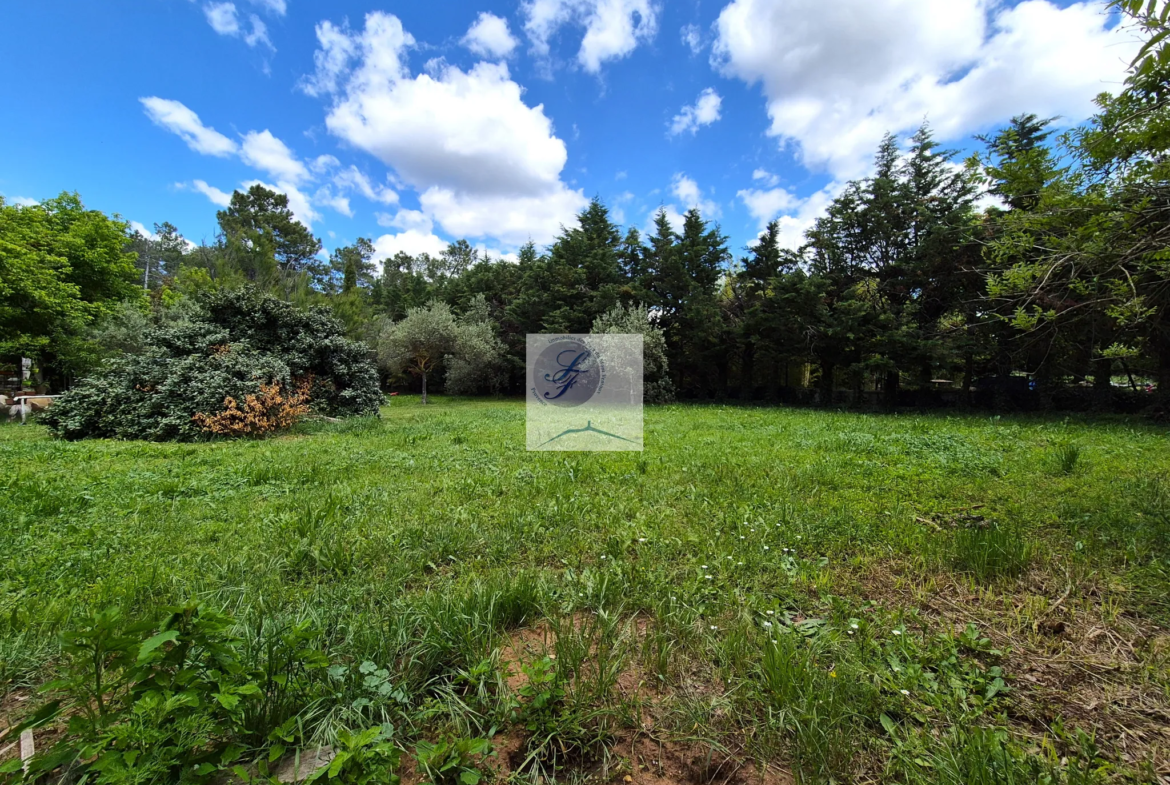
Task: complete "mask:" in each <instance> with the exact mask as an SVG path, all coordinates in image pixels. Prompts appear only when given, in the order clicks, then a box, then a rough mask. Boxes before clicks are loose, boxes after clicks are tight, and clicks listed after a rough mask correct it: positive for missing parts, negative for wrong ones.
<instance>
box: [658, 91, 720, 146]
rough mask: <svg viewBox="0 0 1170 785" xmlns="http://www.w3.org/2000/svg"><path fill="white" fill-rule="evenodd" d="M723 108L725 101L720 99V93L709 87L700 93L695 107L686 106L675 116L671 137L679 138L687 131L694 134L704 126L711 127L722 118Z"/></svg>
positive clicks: (671, 125)
mask: <svg viewBox="0 0 1170 785" xmlns="http://www.w3.org/2000/svg"><path fill="white" fill-rule="evenodd" d="M722 106H723V99H722V98H720V97H719V93H717V92H715V88H713V87H708V88H707V89H706V90H704V91H703V92H701V93H699V98H698V100H696V101H695V104H694V106H684V107H683V108H682V111H681V112H679V113H678V114H677V115H675V117H674V119H673V120H672V121H671V122H670V135H671V136H677V135H678V134H681V133H684V132H686V131H690V132H691V133H692V134H693V133H695V132H696V131H698V130H699V129H700V128H701V127H703V126H704V125H711V123H713V122H715V121H716V120H718V119H719V118H720V117H721V116H722V115H721V113H720V109H721V108H722Z"/></svg>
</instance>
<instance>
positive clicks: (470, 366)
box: [378, 297, 503, 404]
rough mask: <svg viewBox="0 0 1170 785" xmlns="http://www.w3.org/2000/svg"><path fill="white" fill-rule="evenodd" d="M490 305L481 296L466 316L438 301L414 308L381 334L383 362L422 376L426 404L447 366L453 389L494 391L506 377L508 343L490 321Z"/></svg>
mask: <svg viewBox="0 0 1170 785" xmlns="http://www.w3.org/2000/svg"><path fill="white" fill-rule="evenodd" d="M486 307H487V305H486V301H485V300H484V299H483V298H482V297H479V298H477V299H476V300H475V301H474V302H473V304H472V307H471V309H470V310H469V312H468V314H467V315H466V316H464V317H460V318H456V316H455V314H454V313H452V312H451V308H450V307H449V306H448V305H447V304H446V303H442V302H439V301H437V300H436V301H433V302H431V303H430V304H428V305H427V306H426V307H425V308H412V309H411V310H410V311H409V312H408V313H407V315H406V318H405V319H403V320H402V321H400V322H394V323H390V324H386V325H385V327H384V329H383V332H382V334H381V336H380V337H379V338H378V357H379V360H380V361H381V363H382V365H383V366H384V367H385V368H386V370H387V371H389V372H390V373H391V374H402V373H410V374H413V375H415V376H417V377H419V378H420V379H421V380H422V402H423V403H424V404H425V403H426V402H427V381H428V379H429V378H430V377H432V376H434V375H435V374H436V373H438V372H439V370H440V369H441V368H443V367H446V369H447V384H448V387H449V388H450V390H449V391H450V392H452V393H468V392H481V391H493V392H494V391H496V390H498V389H499V386H500V381H501V379H502V364H501V354H502V351H503V345H502V344H501V343H500V341H499V339H497V338H496V336H495V334H494V333H493V331H492V327H491V324H490V323H489V321H488V320H487V316H486Z"/></svg>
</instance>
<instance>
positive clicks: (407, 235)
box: [0, 0, 1135, 255]
mask: <svg viewBox="0 0 1170 785" xmlns="http://www.w3.org/2000/svg"><path fill="white" fill-rule="evenodd" d="M0 25H2V27H3V29H4V30H5V31H6V33H7V35H6V36H5V41H4V54H5V55H6V57H5V60H6V62H7V63H9V78H7V79H5V80H3V82H2V83H0V105H3V106H4V107H5V110H6V117H7V120H8V121H7V122H5V123H0V153H2V155H3V164H2V165H0V194H3V195H4V196H5V197H6V198H8V199H22V200H28V199H36V200H39V199H44V198H46V197H49V196H52V195H55V194H56V193H58V192H60V191H62V190H76V191H78V192H80V194H81V195H82V198H83V199H84V200H85V202H86V204H87V205H88V206H90V207H93V208H97V209H100V210H103V211H107V212H117V213H120V214H121V215H122V216H123V217H124V218H126V219H128V220H132V221H135V222H138V223H140V224H142V225H145V226H147V227H149V226H151V225H152V224H153V223H154V222H158V221H164V220H166V221H171V222H172V223H174V224H175V225H176V226H178V227H179V229H180V231H181V232H182V233H183V234H184V235H185V236H186V237H188V238H189V239H191V240H193V241H195V242H199V241H200V240H204V239H206V240H207V241H208V242H210V241H211V240H212V239H213V237H214V233H215V227H216V225H215V210H216V209H218V207H217V202H219V203H222V202H223V200H224V199H225V198H226V194H229V193H230V192H231V191H232V190H233V189H235V188H240V187H241V186H242V185H244V184H247V183H249V182H253V181H260V182H264V183H266V184H268V185H270V186H275V187H277V188H278V189H279V190H283V191H285V192H286V193H288V194H289V195H290V199H291V201H292V204H293V207H294V210H295V211H296V212H297V214H298V216H299V217H301V218H302V220H304V221H305V222H306V223H309V224H310V225H311V227H312V229H313V231H314V232H315V233H317V234H318V235H319V236H320V237H321V238H322V240H323V241H324V243H325V245H326V247H327V248H333V247H336V246H337V245H340V244H343V243H346V242H350V241H352V240H353V239H355V238H356V237H359V236H365V237H370V238H372V239H375V240H376V245H377V247H378V249H379V252H380V254H382V255H388V254H390V253H393V252H394V251H396V250H407V251H409V252H412V253H417V252H419V251H423V250H428V251H432V252H434V251H437V250H438V249H439V248H441V247H442V245H443V244H444V243H445V242H446V241H447V240H450V239H455V238H457V237H461V236H466V237H467V238H468V239H469V240H470V241H471V242H472V244H473V245H476V246H478V247H480V248H482V249H484V250H487V251H490V252H493V253H511V252H514V251H515V249H516V248H517V247H518V245H519V244H520V243H522V242H523V241H525V240H526V239H528V238H531V239H533V240H535V241H536V242H537V243H538V244H541V245H543V244H546V243H548V242H549V241H550V240H551V239H552V237H553V235H554V234H555V233H556V230H557V227H558V226H559V225H560V224H562V223H566V222H569V221H571V220H572V216H573V215H574V213H575V212H576V211H577V210H579V209H580V208H581V206H582V205H583V204H584V203H585V201H586V200H587V199H588V198H590V197H592V196H594V195H597V196H600V197H601V198H602V199H603V200H604V201H605V202H606V203H607V204H608V205H609V206H610V208H611V210H613V212H614V214H615V217H616V218H617V219H618V220H619V221H620V222H621V223H623V224H625V225H632V226H636V227H639V228H642V227H645V226H646V225H647V224H648V223H649V217H650V215H651V213H652V212H653V211H654V210H656V209H657V208H658V207H659V206H660V205H661V206H665V207H667V209H668V211H669V212H670V213H671V214H672V215H674V214H677V213H681V212H683V211H685V210H686V209H687V208H688V207H691V206H699V207H700V208H701V209H703V211H704V214H705V215H707V216H708V217H711V218H713V219H715V220H718V221H719V222H720V223H721V225H722V227H723V230H724V232H725V233H726V234H728V235H729V236H730V238H731V245H732V247H733V249H735V250H736V251H737V252H738V251H740V250H741V249H742V248H743V246H744V245H745V244H747V243H748V242H750V241H751V240H752V238H754V236H755V234H756V233H757V232H758V231H759V228H760V227H761V225H762V224H763V223H764V222H766V221H767V220H769V219H771V218H777V217H778V218H780V219H781V221H782V225H783V227H784V232H785V238H786V240H787V241H788V242H790V243H795V242H796V241H797V240H798V239H799V237H800V235H801V233H802V232H803V230H804V229H805V228H806V227H807V226H808V225H809V223H810V222H811V221H812V220H813V219H814V218H815V217H816V215H817V214H818V213H819V212H820V210H821V209H823V206H824V204H825V203H826V202H827V201H828V200H829V199H831V198H832V196H833V195H834V194H835V193H836V192H837V190H838V189H839V188H840V185H841V184H842V183H843V182H845V181H846V180H848V179H850V178H854V177H859V176H864V175H865V174H866V172H867V168H868V165H869V160H870V157H871V155H872V152H873V150H874V147H875V146H876V143H877V140H878V139H879V138H880V136H881V134H882V133H883V132H884V131H886V130H890V131H893V132H896V133H905V132H908V131H911V130H912V129H913V128H914V127H915V126H916V125H917V124H918V123H920V122H921V121H922V120H923V119H929V120H930V122H931V123H932V125H933V126H934V127H935V128H936V131H937V133H938V136H940V137H941V138H942V139H944V140H946V141H947V142H949V143H950V144H951V146H954V147H959V148H967V147H969V146H970V137H971V135H972V134H974V133H979V132H982V131H986V130H988V129H989V128H992V127H994V126H996V125H998V124H1001V123H1003V122H1004V121H1005V120H1007V119H1008V118H1010V117H1011V116H1012V115H1014V114H1017V113H1019V112H1024V111H1034V112H1036V113H1037V114H1041V115H1046V116H1047V115H1060V116H1061V117H1062V118H1063V121H1062V122H1064V123H1065V124H1071V123H1075V122H1079V121H1081V120H1083V119H1084V118H1085V117H1086V116H1087V115H1088V114H1090V113H1091V111H1092V104H1091V99H1092V97H1093V96H1094V95H1095V94H1097V93H1098V92H1101V91H1102V90H1115V89H1116V88H1117V85H1118V84H1119V83H1120V80H1121V79H1122V78H1123V75H1124V65H1125V63H1126V62H1127V61H1128V59H1129V57H1130V56H1131V55H1132V53H1133V51H1134V48H1135V44H1134V42H1133V36H1132V34H1130V33H1128V32H1127V31H1123V30H1119V29H1117V28H1116V26H1115V24H1114V22H1113V21H1111V20H1109V19H1108V18H1106V16H1105V15H1104V11H1103V3H1097V2H1091V3H1067V2H1066V3H1053V2H1048V0H1025V1H1024V2H1018V3H1017V2H1007V1H1006V0H1004V1H1003V2H996V1H995V0H946V2H942V0H849V1H848V2H841V3H838V4H834V5H831V6H829V5H827V4H824V3H822V2H820V0H720V1H719V2H716V1H715V0H683V2H664V1H663V0H520V1H519V2H517V1H516V0H512V1H511V2H496V1H494V0H475V1H474V2H462V1H459V2H441V3H419V2H411V3H407V2H387V3H381V4H370V3H368V2H348V1H344V2H331V3H327V4H326V3H310V2H307V0H234V2H225V1H224V0H150V2H142V1H141V0H135V1H133V2H132V1H130V0H126V1H124V2H118V1H116V0H105V2H102V3H91V2H82V1H81V0H77V1H75V2H70V3H48V2H41V3H19V4H18V3H5V4H4V5H3V7H2V8H0Z"/></svg>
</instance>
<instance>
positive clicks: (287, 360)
mask: <svg viewBox="0 0 1170 785" xmlns="http://www.w3.org/2000/svg"><path fill="white" fill-rule="evenodd" d="M144 344H145V346H146V348H145V349H144V351H143V353H142V354H132V355H124V356H122V357H117V358H114V359H111V360H109V361H107V363H106V364H105V365H104V366H103V368H102V369H101V370H100V371H98V372H96V373H94V374H93V375H92V376H90V377H89V378H88V379H86V380H85V381H83V382H82V383H80V384H78V385H77V386H76V387H74V388H73V389H72V390H70V392H69V393H68V394H67V395H65V396H64V397H62V398H61V399H60V400H58V401H57V402H56V403H55V404H54V406H53V407H52V408H51V409H50V410H49V412H47V413H46V416H45V421H46V423H47V424H48V425H49V427H50V429H51V430H52V431H53V432H54V433H55V434H57V435H58V436H61V437H63V438H66V439H82V438H94V437H99V438H118V439H148V440H152V441H167V440H180V441H189V440H192V439H197V438H200V437H201V436H202V433H201V431H200V430H199V428H198V426H197V425H196V424H195V423H194V422H192V417H193V416H194V415H195V414H196V413H199V412H204V413H209V412H217V411H219V410H220V409H222V408H223V407H224V404H225V400H226V399H227V398H229V397H230V398H232V399H234V400H236V401H242V400H243V399H244V397H245V396H246V395H253V394H256V393H257V392H259V389H260V385H261V384H271V383H277V384H279V385H281V386H283V387H284V388H285V389H292V388H293V387H295V386H296V385H297V384H300V383H302V382H310V381H311V387H310V390H309V393H310V401H311V405H312V407H313V408H314V409H315V410H316V411H319V412H321V413H323V414H328V415H363V414H371V413H374V412H376V411H377V406H378V404H379V403H380V402H381V398H382V396H381V391H380V390H379V388H378V382H377V372H376V370H375V368H374V366H373V364H372V363H371V362H370V361H369V359H368V357H367V352H366V350H365V349H364V348H363V347H362V346H361V345H360V344H357V343H354V342H353V341H350V340H348V339H346V338H345V337H344V336H343V335H342V330H341V327H340V325H339V324H338V323H337V322H336V321H335V320H334V319H333V318H332V317H330V316H329V315H328V314H327V313H325V312H324V311H321V310H314V311H308V312H304V311H300V310H298V309H297V308H295V307H293V306H291V305H288V304H287V303H282V302H280V301H279V300H277V299H275V298H274V297H271V296H267V295H261V294H260V293H258V292H257V291H255V290H251V289H244V290H236V291H213V292H209V293H207V294H205V295H203V296H202V297H201V298H200V299H199V309H198V310H197V311H195V312H193V313H191V314H190V316H189V318H188V319H187V320H185V321H176V322H172V323H163V324H160V325H159V326H157V327H155V328H153V329H152V330H150V331H148V332H147V334H146V338H145V340H144Z"/></svg>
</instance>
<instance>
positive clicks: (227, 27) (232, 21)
mask: <svg viewBox="0 0 1170 785" xmlns="http://www.w3.org/2000/svg"><path fill="white" fill-rule="evenodd" d="M260 2H261V5H264V6H265V7H266V8H268V9H270V10H273V9H275V8H276V7H277V6H279V7H280V8H281V11H280V14H281V15H283V13H284V10H283V9H284V0H260ZM203 15H204V16H206V17H207V23H208V24H209V25H211V29H212V30H214V31H215V32H217V33H219V34H220V35H227V36H231V37H233V38H239V37H241V34H242V36H243V39H244V43H246V44H247V45H248V46H252V47H254V46H256V45H257V44H264V45H265V46H267V47H268V48H269V49H271V50H272V51H274V52H275V51H276V47H275V46H273V45H272V41H270V40H269V38H268V26H267V25H265V24H264V22H263V20H261V19H260V17H258V16H256V14H249V15H248V21H249V22H251V24H252V29H251V31H248V32H245V31H244V29H243V27H241V26H240V16H239V11H238V10H237V9H236V4H235V3H230V2H229V3H207V4H206V5H204V6H203Z"/></svg>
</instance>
